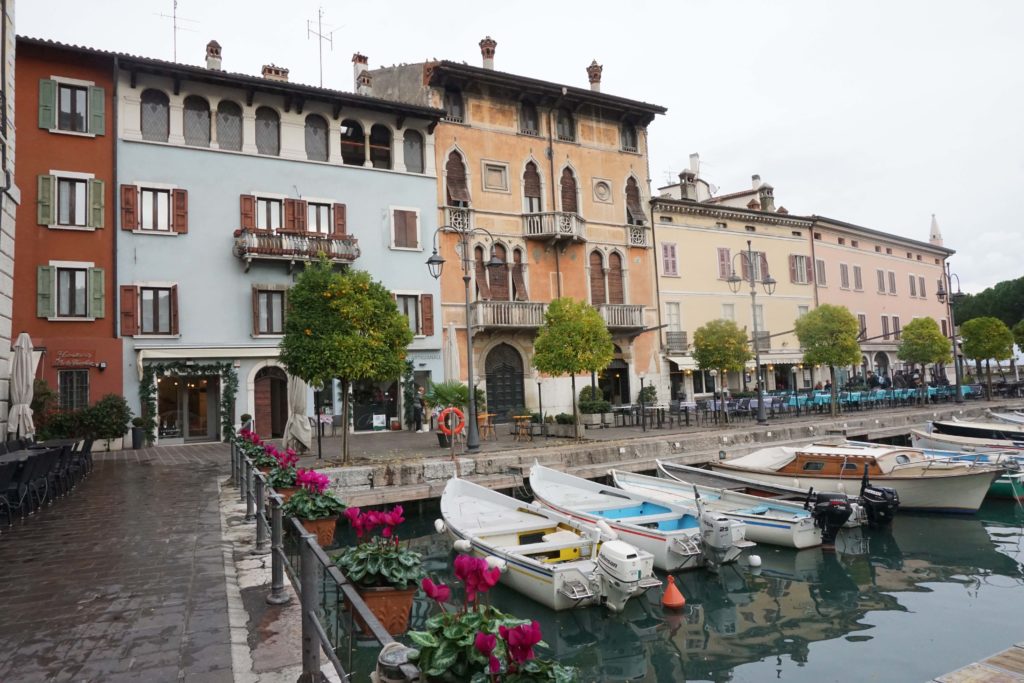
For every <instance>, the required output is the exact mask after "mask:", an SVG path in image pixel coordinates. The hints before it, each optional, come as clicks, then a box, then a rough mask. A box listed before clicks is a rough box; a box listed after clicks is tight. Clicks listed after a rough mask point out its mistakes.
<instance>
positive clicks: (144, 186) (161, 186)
mask: <svg viewBox="0 0 1024 683" xmlns="http://www.w3.org/2000/svg"><path fill="white" fill-rule="evenodd" d="M131 184H132V185H134V186H135V207H136V209H137V210H138V213H139V227H137V228H135V229H134V230H132V233H133V234H135V235H160V236H161V237H177V236H178V233H177V232H176V231H175V229H174V191H175V190H180V189H181V186H180V185H174V184H172V183H151V182H149V181H148V180H135V181H133V182H132V183H131ZM143 190H166V191H167V192H168V193H170V198H169V203H168V207H167V208H168V212H169V214H170V215H169V216H168V219H167V220H168V223H167V225H168V226H169V229H167V230H144V229H143V228H142V191H143ZM117 199H118V201H120V200H121V196H120V195H118V197H117Z"/></svg>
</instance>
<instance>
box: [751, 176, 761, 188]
mask: <svg viewBox="0 0 1024 683" xmlns="http://www.w3.org/2000/svg"><path fill="white" fill-rule="evenodd" d="M750 185H751V189H754V190H756V189H757V188H759V187H761V176H759V175H757V174H756V173H755V174H754V175H752V176H750Z"/></svg>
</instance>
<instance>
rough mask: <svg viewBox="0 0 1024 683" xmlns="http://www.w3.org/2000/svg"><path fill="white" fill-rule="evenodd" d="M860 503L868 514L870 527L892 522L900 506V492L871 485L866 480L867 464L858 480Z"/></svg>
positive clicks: (875, 527)
mask: <svg viewBox="0 0 1024 683" xmlns="http://www.w3.org/2000/svg"><path fill="white" fill-rule="evenodd" d="M860 504H861V505H863V506H864V510H865V511H866V512H867V515H868V526H869V527H870V528H872V529H877V528H879V527H883V526H887V525H889V524H892V519H893V517H895V516H896V511H897V510H899V508H900V494H899V493H897V491H896V489H893V488H890V487H888V486H873V485H872V484H871V482H870V481H869V480H868V466H867V464H865V465H864V476H863V477H862V478H861V480H860Z"/></svg>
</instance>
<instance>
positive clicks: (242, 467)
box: [238, 455, 249, 503]
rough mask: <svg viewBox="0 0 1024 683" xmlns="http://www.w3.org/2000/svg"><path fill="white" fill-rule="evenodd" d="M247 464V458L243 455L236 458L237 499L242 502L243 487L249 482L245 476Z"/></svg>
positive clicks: (243, 497)
mask: <svg viewBox="0 0 1024 683" xmlns="http://www.w3.org/2000/svg"><path fill="white" fill-rule="evenodd" d="M248 464H249V458H247V457H245V456H244V455H243V456H241V457H240V458H239V459H238V500H239V501H241V502H243V503H244V502H245V487H246V485H247V484H248V483H249V482H248V480H247V479H246V476H245V473H246V472H247V471H248V470H246V467H247V466H248Z"/></svg>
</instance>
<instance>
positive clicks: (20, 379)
mask: <svg viewBox="0 0 1024 683" xmlns="http://www.w3.org/2000/svg"><path fill="white" fill-rule="evenodd" d="M32 369H33V363H32V338H31V337H29V336H28V333H27V332H22V333H21V334H19V335H18V340H17V341H16V342H15V343H14V356H13V358H12V359H11V384H10V390H11V411H10V413H8V415H7V431H9V432H15V434H16V435H17V436H21V437H27V436H32V435H33V434H35V433H36V426H35V424H33V422H32V408H31V407H30V406H31V404H32V379H33V377H32V376H33V374H34V373H33V371H32Z"/></svg>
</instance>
